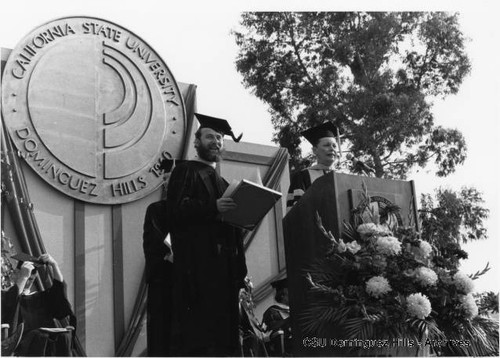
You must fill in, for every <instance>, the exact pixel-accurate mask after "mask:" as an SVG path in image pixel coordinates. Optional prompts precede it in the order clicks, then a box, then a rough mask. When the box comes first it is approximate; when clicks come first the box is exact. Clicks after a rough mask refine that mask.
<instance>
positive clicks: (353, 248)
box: [346, 241, 361, 254]
mask: <svg viewBox="0 0 500 358" xmlns="http://www.w3.org/2000/svg"><path fill="white" fill-rule="evenodd" d="M346 246H347V250H349V252H350V253H352V254H356V252H358V251H359V250H361V245H360V244H358V242H357V241H351V242H349V243H347V244H346Z"/></svg>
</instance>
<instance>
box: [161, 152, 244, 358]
mask: <svg viewBox="0 0 500 358" xmlns="http://www.w3.org/2000/svg"><path fill="white" fill-rule="evenodd" d="M227 186H228V184H227V182H226V181H225V180H224V179H223V178H222V177H221V176H220V175H219V174H218V173H217V172H216V171H215V170H214V169H213V168H212V167H211V166H209V165H207V164H204V163H201V162H197V161H188V162H186V163H183V164H181V165H178V166H177V167H175V169H174V170H173V172H172V175H171V177H170V182H169V186H168V192H167V206H168V212H169V221H170V223H171V225H172V228H171V240H172V249H173V252H174V316H175V319H174V335H175V336H174V338H173V344H174V345H175V349H174V351H173V354H174V355H181V356H227V355H229V356H234V355H239V354H240V352H241V351H240V345H239V334H238V321H239V318H238V315H239V310H238V293H239V289H240V288H242V287H243V286H244V278H245V276H246V273H247V268H246V263H245V256H244V250H243V232H242V231H241V230H240V229H237V228H234V227H232V226H230V225H228V224H225V223H223V222H221V221H220V220H218V219H217V215H218V212H217V206H216V200H217V199H218V198H220V197H221V195H222V193H223V192H224V190H225V189H226V188H227Z"/></svg>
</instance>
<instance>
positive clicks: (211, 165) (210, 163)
mask: <svg viewBox="0 0 500 358" xmlns="http://www.w3.org/2000/svg"><path fill="white" fill-rule="evenodd" d="M193 160H195V161H197V162H200V163H203V164H206V165H208V166H210V167H212V168H214V169H215V168H216V167H217V163H216V162H209V161H208V160H204V159H201V158H200V157H198V156H195V157H194V158H193Z"/></svg>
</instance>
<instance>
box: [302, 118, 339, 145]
mask: <svg viewBox="0 0 500 358" xmlns="http://www.w3.org/2000/svg"><path fill="white" fill-rule="evenodd" d="M338 131H339V130H338V128H337V127H336V126H335V125H334V124H333V123H332V122H325V123H323V124H320V125H319V126H316V127H312V128H309V129H307V130H305V131H303V132H301V133H300V134H301V135H302V136H303V137H305V138H306V139H307V140H308V141H309V142H310V143H311V144H312V145H316V144H317V143H318V140H319V139H320V138H325V137H333V138H336V139H337V138H338V136H339V132H338Z"/></svg>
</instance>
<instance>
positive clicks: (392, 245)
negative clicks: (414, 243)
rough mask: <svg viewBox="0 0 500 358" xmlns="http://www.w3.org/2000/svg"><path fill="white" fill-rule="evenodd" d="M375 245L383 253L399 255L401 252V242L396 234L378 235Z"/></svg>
mask: <svg viewBox="0 0 500 358" xmlns="http://www.w3.org/2000/svg"><path fill="white" fill-rule="evenodd" d="M375 246H376V248H377V251H378V252H380V253H381V254H386V255H397V254H399V253H400V252H401V243H400V242H399V240H398V239H397V238H396V237H394V236H381V237H378V238H377V242H376V243H375Z"/></svg>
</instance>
